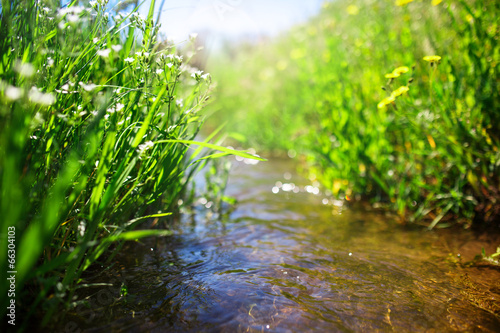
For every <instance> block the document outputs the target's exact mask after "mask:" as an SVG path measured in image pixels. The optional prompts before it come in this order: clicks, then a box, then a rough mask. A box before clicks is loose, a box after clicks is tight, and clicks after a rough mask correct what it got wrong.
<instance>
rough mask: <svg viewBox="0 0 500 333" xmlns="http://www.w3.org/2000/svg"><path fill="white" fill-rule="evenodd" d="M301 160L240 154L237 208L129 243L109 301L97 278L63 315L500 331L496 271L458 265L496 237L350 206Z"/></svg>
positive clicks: (138, 327)
mask: <svg viewBox="0 0 500 333" xmlns="http://www.w3.org/2000/svg"><path fill="white" fill-rule="evenodd" d="M294 170H295V164H294V163H293V162H292V160H271V161H268V162H262V163H259V164H257V165H248V164H245V163H243V162H235V163H234V166H233V168H232V173H231V176H230V181H229V184H228V188H227V195H229V196H233V197H235V198H236V199H237V200H238V203H237V205H236V206H235V209H234V210H233V211H232V212H230V213H229V214H227V215H226V216H224V217H222V218H220V219H219V218H213V216H212V217H211V216H210V214H204V213H200V214H195V215H193V216H187V217H185V218H184V221H182V223H179V224H178V226H176V227H174V229H173V230H174V235H172V236H169V237H166V238H161V239H154V240H153V239H148V240H142V241H141V242H139V243H137V244H133V245H130V246H127V247H125V248H124V250H123V251H122V252H121V253H120V254H119V255H118V256H117V258H116V260H117V264H116V265H115V266H114V267H113V268H112V269H111V270H108V271H107V272H106V273H104V274H101V275H100V276H99V277H98V278H96V279H95V281H94V282H109V281H111V282H112V284H113V287H112V288H111V289H110V290H111V293H112V294H113V295H114V296H113V297H114V298H113V300H112V302H110V301H108V300H106V299H105V298H104V296H102V295H101V303H103V304H104V303H105V304H104V305H105V306H104V305H103V304H99V297H100V296H99V288H95V290H94V291H92V293H89V295H88V297H89V298H92V297H93V298H94V299H95V301H94V302H93V305H92V306H91V307H90V308H88V309H87V308H85V309H83V310H80V311H78V312H77V313H73V314H68V316H67V317H66V321H70V320H71V321H73V323H75V324H76V325H77V326H78V327H79V328H81V329H82V330H83V331H87V332H110V331H113V332H115V331H120V332H122V331H124V332H313V331H314V332H353V331H355V332H456V331H467V332H476V331H477V332H499V331H500V319H499V317H498V316H496V315H495V314H493V313H491V312H488V311H492V309H495V307H496V308H498V306H499V302H500V289H499V287H498V281H499V280H498V279H499V278H500V274H499V271H498V269H496V268H494V267H490V266H487V265H485V266H479V267H476V266H475V267H471V268H467V267H465V265H459V264H458V262H460V260H462V262H463V260H467V258H465V257H467V256H468V257H469V259H470V257H471V256H473V255H474V254H476V253H479V252H480V250H481V246H484V245H485V244H486V245H488V241H485V240H481V239H480V238H478V237H479V236H478V235H476V234H473V233H472V232H469V231H463V232H460V233H459V234H458V235H457V234H455V233H451V232H448V233H447V232H444V233H443V232H438V231H427V230H426V229H423V228H422V227H416V226H413V227H409V226H403V225H401V224H399V223H397V221H396V219H395V218H394V217H393V216H390V215H387V214H385V213H381V212H378V211H375V210H370V209H367V208H356V207H347V205H345V202H341V201H335V200H331V199H328V198H326V197H325V195H324V194H323V193H322V192H321V190H320V189H319V188H317V187H315V186H314V185H315V184H311V181H310V180H308V179H304V178H302V177H300V176H298V175H297V174H296V173H295V172H294ZM205 202H206V201H205ZM498 244H499V243H497V244H494V242H491V246H494V245H498ZM459 251H460V252H459ZM495 281H496V282H495ZM120 285H123V286H126V290H127V295H126V296H122V297H120V296H119V295H118V294H119V289H120ZM108 294H109V293H108ZM108 296H109V295H108ZM481 297H482V298H481ZM91 304H92V303H91ZM493 312H494V311H493ZM90 319H91V320H90Z"/></svg>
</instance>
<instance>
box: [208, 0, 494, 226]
mask: <svg viewBox="0 0 500 333" xmlns="http://www.w3.org/2000/svg"><path fill="white" fill-rule="evenodd" d="M499 6H500V3H499V2H498V1H495V0H472V1H464V0H460V1H446V0H445V1H440V0H432V1H431V0H421V1H412V0H397V1H393V0H391V1H388V0H385V1H371V0H358V1H331V2H325V4H324V6H323V8H322V11H321V13H320V14H319V15H318V16H317V17H315V18H313V19H312V20H310V21H309V22H307V23H306V24H303V25H301V26H299V27H296V28H294V29H293V30H292V31H291V32H288V33H286V34H283V35H281V36H279V37H278V38H275V39H272V40H268V41H264V42H261V43H259V44H258V45H256V46H253V45H252V44H243V45H239V46H238V48H233V49H231V50H230V51H231V52H227V53H226V54H229V55H230V56H226V58H225V59H223V61H220V59H219V60H218V62H214V63H212V65H211V67H210V71H211V72H212V73H213V74H214V76H215V77H217V81H218V83H219V89H218V94H217V101H218V102H217V103H216V104H215V105H216V106H217V108H218V111H219V112H220V113H222V114H223V115H224V116H225V117H227V118H228V119H231V121H230V125H229V127H230V128H232V130H234V131H236V132H239V133H241V134H243V135H244V136H245V137H246V139H247V141H248V142H249V143H250V144H252V145H258V146H259V147H264V148H267V149H269V150H283V151H287V150H288V151H290V152H291V155H292V156H293V155H294V154H295V153H294V150H295V151H298V152H300V153H302V154H304V155H305V156H306V158H307V160H308V162H309V172H310V174H311V176H312V177H313V178H314V177H316V178H317V179H318V180H319V181H320V182H322V183H323V184H324V186H325V187H326V188H327V189H329V190H331V192H332V193H333V194H334V195H335V196H338V197H340V198H346V199H347V200H353V199H356V198H357V199H369V200H371V201H372V202H376V203H377V204H378V205H383V206H386V207H388V208H390V209H392V210H394V211H396V212H398V213H399V215H400V217H401V219H402V221H410V222H415V223H422V224H425V225H426V226H428V227H429V228H433V227H436V226H437V227H446V226H450V225H452V224H456V223H460V224H463V225H464V226H471V225H473V224H476V225H479V224H482V225H497V226H498V218H499V215H500V208H499V207H500V205H499V203H498V200H499V198H500V196H499V185H500V183H499V174H500V173H499V171H500V151H499V149H498V148H499V144H500V141H499V140H500V137H499V133H500V113H499V107H500V95H499V93H498V91H499V87H498V83H499V79H500V77H499V62H500V44H499V37H500V25H499V23H498V15H499V14H500V11H499Z"/></svg>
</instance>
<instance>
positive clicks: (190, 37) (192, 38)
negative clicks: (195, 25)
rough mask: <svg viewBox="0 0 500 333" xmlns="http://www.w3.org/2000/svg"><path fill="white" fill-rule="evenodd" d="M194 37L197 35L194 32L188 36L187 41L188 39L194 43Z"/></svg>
mask: <svg viewBox="0 0 500 333" xmlns="http://www.w3.org/2000/svg"><path fill="white" fill-rule="evenodd" d="M196 37H198V34H197V33H195V32H194V33H192V34H190V35H189V39H190V40H191V41H192V42H194V41H195V40H196Z"/></svg>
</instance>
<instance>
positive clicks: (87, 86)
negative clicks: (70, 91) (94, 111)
mask: <svg viewBox="0 0 500 333" xmlns="http://www.w3.org/2000/svg"><path fill="white" fill-rule="evenodd" d="M78 84H79V85H80V86H81V87H82V88H83V90H85V91H92V90H94V89H95V88H97V87H98V86H97V85H95V84H93V83H89V84H85V83H83V82H79V83H78ZM63 87H64V86H63Z"/></svg>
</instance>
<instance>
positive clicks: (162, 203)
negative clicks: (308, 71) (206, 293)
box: [0, 0, 254, 327]
mask: <svg viewBox="0 0 500 333" xmlns="http://www.w3.org/2000/svg"><path fill="white" fill-rule="evenodd" d="M80 4H84V5H83V6H80ZM106 4H107V1H104V0H99V1H91V2H90V3H89V2H86V1H83V2H80V1H72V2H70V3H69V4H68V5H67V6H65V7H62V8H61V7H60V4H59V2H58V1H51V0H46V1H35V0H28V1H26V0H23V1H18V0H11V1H8V0H2V6H1V14H0V20H1V26H0V36H1V38H0V57H1V58H0V183H1V195H0V216H2V221H1V227H0V232H1V237H2V246H1V248H0V270H1V278H2V280H3V281H5V278H6V276H5V274H6V272H7V271H17V273H16V274H15V279H16V283H15V285H16V288H15V296H9V298H13V299H16V300H17V305H18V309H22V310H18V317H19V316H21V315H22V316H21V317H22V318H26V316H29V315H32V314H33V313H35V312H38V314H44V317H43V322H42V323H41V325H42V326H43V325H45V324H47V323H48V321H49V320H50V318H51V317H52V315H53V314H54V313H55V311H56V310H58V309H60V308H61V306H62V305H66V306H69V305H71V304H72V305H73V306H74V305H75V304H76V303H78V302H75V300H74V299H73V295H74V291H75V286H76V285H77V284H79V283H81V282H82V273H83V272H84V271H85V270H86V269H88V268H89V266H91V265H92V264H95V263H100V264H103V263H104V259H102V258H107V259H108V260H109V259H110V258H112V257H113V254H114V253H116V251H118V250H119V249H120V246H121V244H122V243H123V242H124V241H127V240H135V239H139V238H142V237H148V236H164V235H168V234H169V231H168V230H157V229H155V230H150V229H145V230H134V229H137V228H138V227H140V224H141V222H144V221H146V220H151V219H165V218H167V217H168V216H169V215H170V214H171V213H172V212H174V211H175V208H176V205H177V203H178V201H179V199H180V198H181V196H182V195H183V192H184V191H185V189H186V185H187V184H188V182H189V180H190V179H191V178H192V176H193V174H194V173H195V172H196V170H197V169H199V167H200V166H203V165H204V164H205V163H206V162H207V161H209V160H210V159H212V158H217V157H220V156H223V155H228V154H236V155H241V156H244V157H247V158H254V157H253V156H251V155H249V154H247V153H245V152H238V151H235V150H232V149H228V148H225V147H221V146H218V145H214V144H212V143H210V142H208V140H207V141H206V142H198V141H195V138H196V136H197V134H198V131H199V129H200V126H201V125H202V122H203V114H202V113H200V110H201V109H202V108H203V107H204V105H205V104H206V102H207V99H208V94H209V92H210V83H211V78H210V76H209V75H208V74H201V73H200V72H199V71H197V70H196V69H194V68H192V67H190V66H189V65H187V60H189V59H183V57H182V56H180V55H179V52H178V51H176V48H175V47H174V46H173V45H168V44H165V43H159V42H157V40H156V38H157V33H158V26H157V25H156V24H154V20H153V9H154V5H155V1H152V2H151V7H150V9H149V14H148V16H147V17H146V18H143V17H141V16H140V15H139V14H138V13H137V8H135V9H134V10H133V11H132V12H131V13H129V14H126V15H123V14H120V13H117V14H116V15H115V16H112V15H110V13H111V12H110V11H109V10H107V9H106ZM214 136H215V133H214V135H212V136H210V139H211V140H212V141H213V140H215V139H214ZM193 145H196V147H197V148H191V147H192V146H193ZM215 151H218V152H215ZM13 230H15V232H14V234H15V236H14V237H13V238H12V239H11V242H12V243H13V244H14V245H15V251H8V247H7V237H8V235H12V234H13V232H12V231H13ZM9 231H10V233H9ZM4 240H5V242H4ZM112 244H113V245H114V246H113V251H112V252H110V251H109V249H110V246H111V245H112ZM8 289H9V286H8V285H7V284H6V283H2V284H0V294H1V295H2V296H1V300H2V302H1V303H2V304H1V308H2V311H1V313H2V316H4V314H5V310H6V307H7V305H8V304H9V302H10V299H9V298H7V297H6V296H7V291H8ZM27 323H28V321H24V322H23V324H27ZM21 324H22V323H20V322H19V321H18V322H16V325H17V326H16V327H19V325H21Z"/></svg>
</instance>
